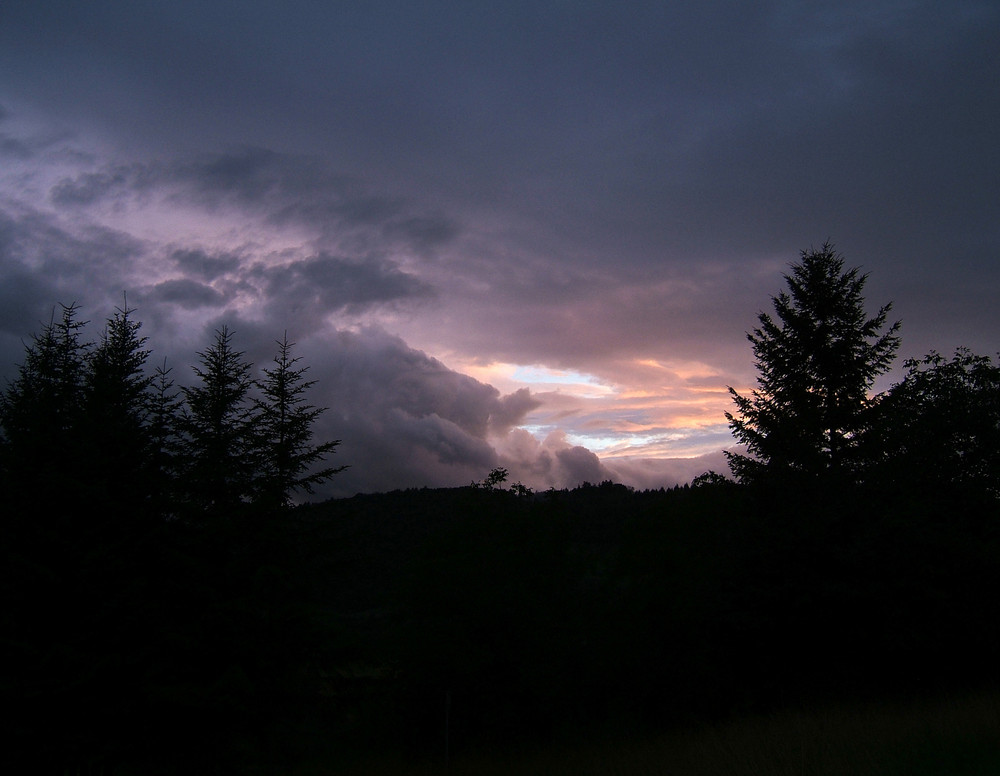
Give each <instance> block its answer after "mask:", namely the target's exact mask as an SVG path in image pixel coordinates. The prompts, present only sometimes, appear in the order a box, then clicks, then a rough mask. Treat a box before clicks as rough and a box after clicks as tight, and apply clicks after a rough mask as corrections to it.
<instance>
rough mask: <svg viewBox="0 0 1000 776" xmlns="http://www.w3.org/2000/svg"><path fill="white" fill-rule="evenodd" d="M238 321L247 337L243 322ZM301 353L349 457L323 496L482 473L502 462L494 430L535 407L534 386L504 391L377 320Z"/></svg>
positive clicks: (323, 430) (318, 338) (330, 426)
mask: <svg viewBox="0 0 1000 776" xmlns="http://www.w3.org/2000/svg"><path fill="white" fill-rule="evenodd" d="M233 328H234V330H235V331H236V332H237V339H238V340H239V342H244V341H247V340H246V336H245V335H246V334H247V332H248V329H247V328H246V327H245V325H244V324H243V323H242V322H239V321H236V322H235V324H234V325H233ZM237 344H239V343H237ZM296 355H301V356H302V357H303V361H302V363H303V364H304V365H308V366H309V372H308V377H309V379H311V380H316V384H315V386H314V388H313V391H312V394H311V396H310V402H311V403H313V404H316V405H318V406H323V407H328V408H329V409H328V411H327V412H325V413H324V414H323V415H322V416H321V420H320V422H319V424H318V427H317V428H318V431H319V433H320V434H321V435H322V436H323V437H324V438H331V439H340V440H342V445H341V447H340V448H339V450H338V453H337V463H338V464H341V463H343V464H349V465H350V468H349V469H348V470H346V471H345V472H343V473H342V474H339V475H337V477H336V478H335V480H334V481H333V482H332V483H331V484H330V486H329V488H328V489H327V490H325V491H324V494H326V495H334V494H337V495H353V494H354V493H355V492H359V491H372V490H376V491H377V490H387V489H393V488H398V487H420V486H455V485H466V484H468V483H469V482H472V481H473V480H476V479H482V477H483V476H485V474H486V473H487V472H489V470H490V469H491V468H493V467H494V466H496V465H497V462H498V460H499V459H498V455H497V452H496V449H495V446H494V444H495V443H494V439H495V436H496V435H498V434H500V435H502V434H504V433H506V432H507V430H508V429H509V428H510V427H511V426H512V425H515V424H517V423H519V422H521V421H523V419H524V416H525V415H526V414H527V413H528V412H529V411H530V410H531V409H532V408H533V407H535V406H537V400H535V399H534V398H533V397H532V396H531V394H530V391H527V390H522V391H518V392H516V393H515V394H509V395H506V396H505V395H501V393H500V392H499V391H498V390H497V389H496V388H494V387H493V386H490V385H486V384H484V383H481V382H479V381H478V380H474V379H473V378H471V377H469V376H467V375H463V374H460V373H458V372H455V371H453V370H451V369H449V368H448V367H446V366H445V365H444V364H442V363H441V362H440V361H438V360H436V359H434V358H431V357H430V356H428V355H427V354H425V353H423V352H421V351H419V350H415V349H414V348H411V347H409V346H408V345H407V344H406V343H405V342H404V341H403V340H402V339H400V338H399V337H396V336H393V335H390V334H388V333H386V332H385V331H384V330H382V329H379V328H374V327H362V328H359V329H356V330H339V331H336V332H333V333H326V334H321V335H315V336H311V337H308V338H305V339H303V340H302V341H301V342H300V343H299V344H298V345H297V346H296ZM258 364H259V365H261V366H263V365H264V360H263V359H262V360H260V361H259V362H258Z"/></svg>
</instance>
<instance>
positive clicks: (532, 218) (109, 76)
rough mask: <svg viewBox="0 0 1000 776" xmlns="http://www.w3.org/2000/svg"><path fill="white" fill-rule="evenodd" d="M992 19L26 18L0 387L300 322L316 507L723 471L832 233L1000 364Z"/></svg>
mask: <svg viewBox="0 0 1000 776" xmlns="http://www.w3.org/2000/svg"><path fill="white" fill-rule="evenodd" d="M998 51H1000V7H998V6H997V4H996V3H995V2H986V1H983V2H977V1H975V0H970V1H969V2H964V1H963V0H955V1H954V2H948V3H941V2H906V1H904V0H899V1H898V2H891V1H889V0H885V1H880V0H868V1H866V2H850V1H848V2H837V3H832V2H831V3H825V2H791V1H789V2H760V3H753V4H748V3H738V2H705V3H699V4H682V3H645V2H643V3H604V2H589V3H588V2H583V1H581V2H572V3H567V2H539V1H538V0H535V1H534V2H531V3H519V2H504V3H477V2H431V3H411V2H377V1H376V2H365V3H360V2H358V3H353V2H351V3H328V4H317V3H311V2H304V1H302V2H300V1H298V0H293V1H292V2H285V3H282V4H274V3H254V2H239V3H237V2H219V1H217V2H212V3H195V2H183V1H180V2H173V3H144V2H136V1H135V0H131V1H130V2H106V1H101V0H98V2H94V3H86V4H80V3H70V2H48V1H47V0H36V1H35V2H32V3H15V4H11V6H10V7H9V8H5V9H4V11H3V13H2V15H0V359H2V361H0V372H2V373H3V374H5V375H10V374H11V373H12V372H13V370H14V368H15V364H16V363H17V362H18V361H19V360H20V358H21V355H22V353H23V344H22V343H23V342H24V341H26V340H27V338H28V336H29V335H30V334H31V333H32V332H35V331H38V330H39V328H40V327H41V325H42V324H43V323H44V322H45V321H47V320H48V318H49V316H50V314H51V310H52V308H53V306H54V305H56V304H58V303H60V302H65V303H69V302H73V301H75V302H77V303H79V304H81V305H82V308H83V313H84V315H85V317H88V318H92V319H94V320H95V321H98V322H99V321H100V320H101V319H103V318H104V317H105V316H107V315H108V314H109V313H110V312H111V311H112V310H113V308H114V307H115V305H118V304H120V303H121V298H122V293H123V292H124V291H127V293H128V301H129V304H130V305H132V306H135V307H137V308H138V317H139V318H140V319H141V320H142V321H143V322H144V325H145V328H144V332H145V333H146V334H148V335H149V336H150V344H151V346H152V347H153V349H154V352H155V356H154V357H155V358H157V359H162V358H166V359H167V361H168V365H173V366H174V374H175V375H176V376H177V378H178V380H179V381H180V382H185V381H187V380H189V379H190V375H191V370H190V366H189V365H190V364H191V362H192V361H193V359H194V353H195V352H196V351H198V350H201V349H203V348H204V347H205V346H206V345H207V344H208V343H209V342H210V341H211V338H212V332H213V330H214V329H215V328H217V327H219V326H221V325H222V324H226V325H228V326H229V327H230V328H231V329H234V330H235V331H236V344H237V346H238V347H240V348H242V349H244V350H246V351H247V354H248V356H249V357H251V358H253V359H254V361H255V362H256V363H258V364H259V365H260V366H265V365H267V363H268V361H269V360H270V358H271V357H272V356H273V345H274V340H276V339H280V338H281V336H282V334H283V332H285V331H286V330H287V332H288V336H289V338H290V339H291V340H293V341H295V342H296V343H297V345H296V353H297V354H298V355H301V356H302V357H303V361H304V363H307V364H309V365H310V367H311V369H310V372H309V376H310V377H311V378H313V379H316V380H317V381H318V382H317V385H316V386H315V389H314V394H313V396H312V397H311V399H312V401H313V403H315V404H319V405H323V406H328V407H330V411H329V412H327V413H326V414H325V415H324V416H323V422H322V428H321V432H322V433H323V434H324V435H328V436H330V437H333V438H339V439H341V440H343V444H342V446H341V448H340V449H339V452H338V454H337V460H336V461H335V463H338V464H340V463H346V464H350V466H351V468H350V469H348V470H347V471H346V472H344V473H342V474H340V475H338V477H337V478H336V481H335V482H334V483H333V485H332V487H331V488H330V489H329V490H327V491H324V493H323V495H329V494H340V495H343V494H350V493H354V492H357V491H377V490H388V489H391V488H396V487H410V486H422V485H428V486H437V485H459V484H467V483H468V482H469V481H471V480H472V479H481V478H482V477H483V476H484V475H485V474H486V473H487V472H488V471H489V470H490V469H491V468H492V467H494V466H497V465H504V466H507V467H508V468H509V469H510V470H511V473H512V476H513V478H514V479H519V480H521V481H523V482H524V483H525V484H529V485H531V486H533V487H538V488H545V487H549V486H556V487H563V486H573V485H576V484H578V483H579V482H582V481H584V480H589V481H599V480H603V479H609V478H610V479H616V480H620V481H623V482H626V483H628V484H631V485H635V486H637V487H659V486H661V485H672V484H674V483H676V482H684V481H687V480H690V479H691V477H693V476H694V475H696V474H698V473H700V472H702V471H704V470H706V469H709V468H714V469H717V470H724V467H725V464H724V462H723V461H722V458H721V452H720V451H721V450H722V449H723V448H725V447H728V446H729V445H731V444H732V441H731V437H730V435H729V433H728V429H727V428H726V424H725V419H724V417H723V412H724V411H725V410H727V409H728V408H729V405H730V402H729V399H728V395H727V393H726V386H727V385H733V386H736V387H737V388H739V389H741V390H743V389H746V388H748V387H749V386H750V385H751V384H752V382H753V380H754V371H753V364H752V358H751V354H750V352H749V345H748V343H747V342H746V340H745V337H744V332H745V331H746V330H748V329H749V328H751V327H752V326H753V325H754V323H755V316H756V313H757V312H758V311H759V310H761V309H764V308H767V307H768V306H769V298H770V296H771V295H772V294H774V293H776V292H777V291H778V290H779V289H780V288H781V285H782V280H781V274H782V272H784V271H786V270H787V267H788V264H789V263H790V262H792V261H794V260H796V259H797V258H798V255H799V252H800V250H802V249H807V248H809V247H818V246H819V245H820V244H821V243H823V242H824V241H825V240H827V239H830V240H832V241H833V242H834V243H835V244H836V246H837V248H838V249H839V250H840V251H842V252H843V253H844V254H845V257H846V259H847V261H848V263H849V264H850V265H860V266H862V267H863V269H864V270H865V271H867V272H869V273H870V281H869V285H868V294H869V300H870V301H871V304H872V308H873V309H874V308H875V307H876V306H878V305H880V304H882V303H884V302H886V301H889V300H894V302H895V308H894V313H895V314H896V316H897V317H899V318H901V319H902V320H903V330H902V333H903V347H902V352H901V355H903V356H917V355H921V354H923V353H925V352H927V351H928V350H930V349H932V348H934V349H937V350H940V351H943V352H945V353H949V352H950V351H951V350H953V349H954V348H955V347H957V346H959V345H967V346H969V347H972V348H973V349H974V350H976V351H978V352H982V353H988V354H992V353H995V352H996V351H997V350H998V349H1000V336H998V335H1000V305H997V304H996V295H997V288H998V285H1000V261H998V259H1000V253H998V246H1000V185H998V181H1000V152H998V150H997V149H998V144H997V137H998V135H1000V90H998V89H997V86H996V85H997V84H998V83H1000V55H998V54H997V52H998Z"/></svg>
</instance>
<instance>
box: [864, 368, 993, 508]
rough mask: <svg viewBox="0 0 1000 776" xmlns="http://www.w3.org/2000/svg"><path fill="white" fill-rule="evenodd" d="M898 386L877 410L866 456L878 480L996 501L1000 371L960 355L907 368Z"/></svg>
mask: <svg viewBox="0 0 1000 776" xmlns="http://www.w3.org/2000/svg"><path fill="white" fill-rule="evenodd" d="M904 366H905V367H906V374H905V376H904V378H903V380H902V381H901V382H900V383H898V384H896V385H894V386H892V388H891V389H890V390H889V392H888V394H887V395H886V396H884V397H883V398H882V401H880V402H879V404H878V407H877V414H876V416H875V418H873V421H872V433H871V435H870V437H871V438H870V439H869V444H868V445H867V447H866V452H867V453H868V457H869V459H870V460H869V461H868V463H869V465H870V466H871V467H872V469H873V472H874V473H875V475H876V477H877V479H878V480H879V481H880V482H883V483H886V484H893V483H894V484H896V485H897V486H901V487H904V488H916V489H917V490H918V491H919V492H920V493H928V492H938V493H942V492H948V493H952V494H963V495H967V496H968V495H971V496H975V494H981V495H984V496H988V497H990V498H994V499H995V498H997V497H1000V365H998V364H996V363H994V362H993V360H992V359H991V358H990V357H989V356H981V355H976V354H974V353H973V352H972V351H970V350H969V349H968V348H959V349H957V350H956V351H955V354H954V355H953V356H952V358H951V359H946V358H945V357H944V356H942V355H941V354H939V353H936V352H931V353H930V354H928V355H927V356H925V357H924V358H922V359H919V360H918V359H909V360H907V361H906V362H905V364H904Z"/></svg>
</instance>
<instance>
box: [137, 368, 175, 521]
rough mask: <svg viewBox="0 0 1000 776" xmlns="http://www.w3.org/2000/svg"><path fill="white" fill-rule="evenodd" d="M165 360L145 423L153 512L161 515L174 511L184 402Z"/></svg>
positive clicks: (154, 384) (155, 376)
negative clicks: (148, 447)
mask: <svg viewBox="0 0 1000 776" xmlns="http://www.w3.org/2000/svg"><path fill="white" fill-rule="evenodd" d="M171 371H172V370H171V369H169V368H167V362H166V359H164V361H163V364H161V365H159V366H157V367H156V369H155V370H154V372H153V378H152V382H151V383H150V386H149V391H148V392H147V410H146V424H147V433H148V436H149V445H150V451H149V455H150V479H151V482H150V488H149V496H150V499H151V501H152V509H153V510H154V511H155V512H157V513H159V514H161V515H164V516H166V515H172V514H174V512H175V509H176V504H175V503H174V502H175V500H176V498H177V493H176V485H177V475H178V473H179V469H180V466H181V462H182V460H183V459H182V453H183V450H182V445H181V440H180V437H179V434H180V430H179V429H180V422H181V418H182V417H183V415H182V407H183V404H184V402H183V399H182V398H181V393H180V391H178V390H177V389H176V388H175V387H174V381H173V379H172V378H171V377H170V372H171Z"/></svg>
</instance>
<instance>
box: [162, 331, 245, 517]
mask: <svg viewBox="0 0 1000 776" xmlns="http://www.w3.org/2000/svg"><path fill="white" fill-rule="evenodd" d="M243 356H244V353H243V352H242V351H238V350H235V349H234V347H233V334H232V332H231V331H230V330H229V329H228V328H227V327H225V326H223V327H222V328H221V329H219V330H217V331H216V333H215V341H214V342H213V343H212V346H211V347H209V348H208V349H207V350H204V351H202V352H200V353H198V357H199V360H200V363H201V365H200V366H195V367H194V372H195V374H196V375H197V376H198V378H199V380H200V384H197V385H194V386H191V387H185V388H183V389H182V390H183V393H184V398H185V406H184V409H183V411H182V415H181V418H180V423H179V425H180V430H181V432H182V435H183V436H182V440H183V445H184V469H183V472H182V476H183V481H184V485H185V488H186V490H187V493H188V498H189V500H190V503H191V504H192V505H193V506H194V507H195V509H204V510H207V511H208V512H210V513H211V512H216V513H222V514H225V513H228V512H231V511H233V510H235V509H236V508H238V507H239V506H240V505H241V504H243V503H244V502H245V501H247V500H249V498H250V495H251V492H252V489H253V480H254V473H255V471H256V467H257V463H258V462H257V460H256V453H257V445H256V440H255V437H254V433H255V429H254V418H253V414H252V405H251V403H250V398H249V393H250V388H251V387H252V385H253V380H252V377H251V369H252V368H253V365H252V364H250V363H249V362H248V361H246V360H244V358H243Z"/></svg>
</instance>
